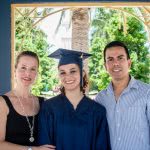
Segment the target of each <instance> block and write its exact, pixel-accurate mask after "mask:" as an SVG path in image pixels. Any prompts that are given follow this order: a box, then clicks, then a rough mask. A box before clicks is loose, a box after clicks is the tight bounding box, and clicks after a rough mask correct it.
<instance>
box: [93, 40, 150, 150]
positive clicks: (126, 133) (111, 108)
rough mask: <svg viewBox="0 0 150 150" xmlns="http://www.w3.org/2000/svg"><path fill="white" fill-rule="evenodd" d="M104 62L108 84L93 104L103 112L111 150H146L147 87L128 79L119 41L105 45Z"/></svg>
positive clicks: (149, 146) (149, 133)
mask: <svg viewBox="0 0 150 150" xmlns="http://www.w3.org/2000/svg"><path fill="white" fill-rule="evenodd" d="M104 62H105V68H106V70H107V71H108V73H109V75H110V76H111V78H112V81H111V83H110V84H109V85H108V87H107V89H105V90H102V91H101V92H99V93H98V95H97V96H96V101H97V102H98V103H100V104H102V105H103V106H105V108H106V110H107V120H108V124H109V130H110V140H111V146H112V150H150V85H149V84H146V83H143V82H141V81H139V80H136V79H134V78H133V77H131V76H130V74H129V69H130V67H131V60H130V55H129V52H128V49H127V47H126V46H125V45H124V44H123V43H122V42H119V41H113V42H111V43H109V44H108V45H106V47H105V49H104Z"/></svg>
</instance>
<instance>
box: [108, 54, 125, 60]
mask: <svg viewBox="0 0 150 150" xmlns="http://www.w3.org/2000/svg"><path fill="white" fill-rule="evenodd" d="M118 57H125V55H123V54H121V55H119V56H117V58H118ZM110 58H114V57H113V56H108V57H107V58H106V59H110Z"/></svg>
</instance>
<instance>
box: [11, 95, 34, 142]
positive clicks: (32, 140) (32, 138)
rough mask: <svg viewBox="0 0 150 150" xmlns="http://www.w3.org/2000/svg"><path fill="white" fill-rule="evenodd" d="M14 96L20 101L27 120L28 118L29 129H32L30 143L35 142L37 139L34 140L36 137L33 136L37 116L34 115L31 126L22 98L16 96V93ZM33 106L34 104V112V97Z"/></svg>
mask: <svg viewBox="0 0 150 150" xmlns="http://www.w3.org/2000/svg"><path fill="white" fill-rule="evenodd" d="M14 95H15V96H16V97H17V99H18V101H19V103H20V106H21V108H22V112H23V114H24V115H25V118H26V120H27V123H28V126H29V129H30V137H29V141H30V142H34V140H35V139H34V136H33V131H34V120H35V115H33V119H32V125H31V123H30V121H29V118H28V116H27V113H26V112H25V109H24V106H23V104H22V102H21V100H20V98H19V97H18V96H17V95H16V94H15V92H14ZM32 104H33V110H34V100H33V97H32Z"/></svg>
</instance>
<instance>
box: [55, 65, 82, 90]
mask: <svg viewBox="0 0 150 150" xmlns="http://www.w3.org/2000/svg"><path fill="white" fill-rule="evenodd" d="M58 71H59V78H60V81H61V83H62V85H63V87H64V88H65V91H73V90H76V89H80V69H79V67H78V65H77V64H67V65H62V66H59V68H58Z"/></svg>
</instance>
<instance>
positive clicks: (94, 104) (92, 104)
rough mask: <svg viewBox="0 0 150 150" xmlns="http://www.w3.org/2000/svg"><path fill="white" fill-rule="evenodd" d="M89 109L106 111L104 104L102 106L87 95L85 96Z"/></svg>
mask: <svg viewBox="0 0 150 150" xmlns="http://www.w3.org/2000/svg"><path fill="white" fill-rule="evenodd" d="M86 99H87V101H88V103H89V105H90V107H91V109H92V110H93V111H94V112H101V113H104V114H105V113H106V109H105V107H104V106H102V105H101V104H99V103H97V102H96V101H94V100H92V99H90V98H89V97H86Z"/></svg>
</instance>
